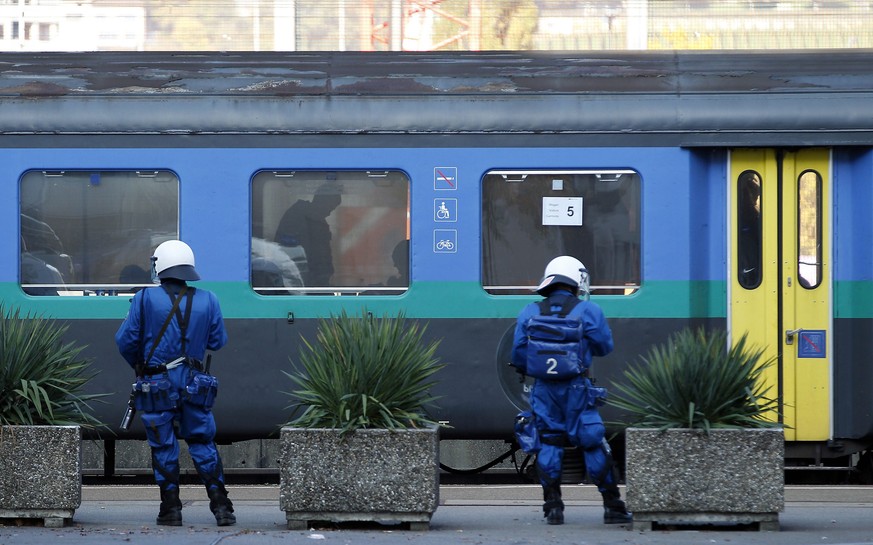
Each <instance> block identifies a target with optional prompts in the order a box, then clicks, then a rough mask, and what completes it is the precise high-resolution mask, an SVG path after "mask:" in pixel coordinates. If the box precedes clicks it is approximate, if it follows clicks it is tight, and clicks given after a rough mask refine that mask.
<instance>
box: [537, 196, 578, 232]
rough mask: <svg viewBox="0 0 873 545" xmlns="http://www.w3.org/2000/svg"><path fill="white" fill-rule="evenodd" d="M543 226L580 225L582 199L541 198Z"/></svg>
mask: <svg viewBox="0 0 873 545" xmlns="http://www.w3.org/2000/svg"><path fill="white" fill-rule="evenodd" d="M543 225H579V226H581V225H582V197H543Z"/></svg>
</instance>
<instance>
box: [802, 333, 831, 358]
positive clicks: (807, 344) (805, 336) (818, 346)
mask: <svg viewBox="0 0 873 545" xmlns="http://www.w3.org/2000/svg"><path fill="white" fill-rule="evenodd" d="M826 341H827V332H826V331H825V330H824V329H807V330H803V331H801V332H800V334H799V335H798V343H799V344H798V347H797V357H798V358H824V357H825V355H826V354H825V347H826V346H827V342H826Z"/></svg>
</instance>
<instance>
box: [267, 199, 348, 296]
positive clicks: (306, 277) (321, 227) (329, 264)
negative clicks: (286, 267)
mask: <svg viewBox="0 0 873 545" xmlns="http://www.w3.org/2000/svg"><path fill="white" fill-rule="evenodd" d="M341 193H342V188H341V187H339V186H338V185H337V184H324V185H322V186H321V187H319V188H318V190H317V191H316V192H315V195H314V196H313V197H312V201H307V200H304V199H299V200H298V201H297V202H295V203H294V204H292V205H291V206H290V207H289V208H288V210H286V211H285V214H283V215H282V219H281V220H280V221H279V227H278V228H277V229H276V236H275V237H274V240H275V241H276V242H278V243H279V244H281V245H282V246H287V247H296V246H300V247H302V248H303V249H304V250H305V252H306V268H305V270H303V271H301V272H303V281H304V284H305V285H306V286H314V287H326V286H330V285H331V283H330V280H331V277H332V276H333V253H332V248H331V238H332V235H331V231H330V225H328V223H327V218H328V216H330V215H331V214H332V213H333V211H334V210H335V209H336V208H337V207H338V206H339V205H340V201H341V198H342V196H341Z"/></svg>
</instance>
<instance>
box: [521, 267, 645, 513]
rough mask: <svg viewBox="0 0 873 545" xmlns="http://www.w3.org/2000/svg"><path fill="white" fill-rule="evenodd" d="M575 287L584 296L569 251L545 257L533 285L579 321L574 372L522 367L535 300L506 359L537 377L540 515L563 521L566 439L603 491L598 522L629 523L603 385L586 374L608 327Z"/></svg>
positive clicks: (534, 405)
mask: <svg viewBox="0 0 873 545" xmlns="http://www.w3.org/2000/svg"><path fill="white" fill-rule="evenodd" d="M580 292H581V293H582V294H584V295H586V296H587V295H588V292H589V277H588V271H587V270H586V269H585V266H584V265H583V264H582V263H581V262H580V261H579V260H578V259H576V258H574V257H571V256H560V257H557V258H555V259H553V260H552V261H551V262H549V264H548V265H547V266H546V269H545V273H544V275H543V280H542V281H541V282H540V285H539V286H538V287H537V293H539V294H540V295H542V296H544V297H545V298H546V299H545V301H546V302H547V303H546V304H548V305H549V307H548V308H550V309H551V312H554V313H560V311H561V310H562V309H567V308H570V309H571V310H569V311H568V312H567V313H566V317H567V318H569V319H575V320H578V322H579V323H580V324H581V335H580V337H581V338H580V339H579V340H578V344H577V345H576V348H575V349H576V350H578V352H579V354H578V359H577V360H576V361H578V362H579V364H580V365H579V369H578V371H575V373H574V374H572V375H569V376H562V377H561V378H559V379H557V380H550V379H549V378H546V377H549V375H548V373H549V372H552V371H553V370H552V369H551V367H554V362H553V363H552V365H550V366H549V367H550V369H549V370H548V371H546V374H544V375H541V377H542V378H541V377H540V376H537V375H536V374H533V370H531V369H528V363H529V362H530V361H531V360H529V354H528V352H529V346H530V345H531V344H532V343H531V341H530V335H531V333H532V332H531V331H530V324H531V319H532V318H533V317H535V316H538V315H541V314H542V312H543V310H542V307H541V306H540V304H539V303H531V304H529V305H527V306H526V307H525V308H524V309H522V311H521V313H520V314H519V316H518V321H517V324H516V328H515V337H514V343H513V349H512V362H511V364H512V365H513V366H514V367H515V368H516V370H517V371H519V372H520V373H522V374H526V373H528V371H532V373H531V374H532V376H536V377H537V378H536V381H535V382H534V385H533V389H532V391H531V395H530V404H531V411H532V412H533V415H534V421H535V424H536V429H537V432H538V435H539V443H540V451H539V452H538V453H537V459H536V463H537V473H538V475H539V478H540V483H541V484H542V486H543V499H544V502H545V503H544V504H543V516H545V517H546V521H547V522H548V523H549V524H563V523H564V503H563V501H562V500H561V469H562V462H563V457H564V446H565V444H566V442H567V441H569V443H570V444H572V445H574V446H577V447H579V448H581V449H582V451H583V456H584V458H585V465H586V468H587V470H588V474H589V476H590V477H591V480H592V481H593V482H594V483H595V484H596V485H597V488H598V490H599V491H600V493H601V495H602V496H603V506H604V515H603V520H604V522H605V523H606V524H618V523H625V522H630V521H631V520H632V515H631V514H630V513H628V511H627V509H626V507H625V504H624V502H623V501H622V500H621V493H620V492H619V490H618V486H617V482H618V481H617V477H616V472H615V470H614V464H613V460H612V454H611V451H610V448H609V444H608V443H607V442H606V440H605V438H604V435H605V427H604V425H603V420H602V419H601V418H600V414H599V413H598V411H597V406H598V405H599V404H601V403H602V398H603V397H605V390H603V389H602V388H595V387H594V386H593V385H592V383H591V380H590V378H589V376H588V369H589V367H590V366H591V360H592V356H605V355H607V354H609V353H610V352H611V351H612V349H613V340H612V331H611V330H610V329H609V326H608V325H607V323H606V318H605V317H604V315H603V311H602V310H601V309H600V307H599V306H598V305H597V304H595V303H593V302H591V301H587V300H584V301H578V297H579V295H580ZM570 298H572V299H573V300H570ZM568 301H569V303H568ZM565 305H567V306H565ZM573 323H575V322H573ZM550 361H553V360H550Z"/></svg>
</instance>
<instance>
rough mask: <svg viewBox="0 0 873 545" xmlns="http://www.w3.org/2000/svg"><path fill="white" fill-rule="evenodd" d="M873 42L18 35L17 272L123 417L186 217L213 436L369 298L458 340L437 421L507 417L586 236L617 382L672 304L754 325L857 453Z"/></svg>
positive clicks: (586, 255)
mask: <svg viewBox="0 0 873 545" xmlns="http://www.w3.org/2000/svg"><path fill="white" fill-rule="evenodd" d="M866 58H867V57H865V56H864V54H863V53H840V54H836V55H835V54H829V55H828V56H827V57H819V56H816V55H810V54H808V53H807V54H804V55H799V54H790V53H783V54H772V55H770V54H726V53H725V54H719V55H712V54H693V53H688V54H655V53H651V54H624V55H617V54H610V55H604V54H601V55H599V56H598V55H577V56H567V55H545V54H537V55H529V56H524V55H521V54H503V53H501V54H497V53H494V54H488V53H478V54H472V53H462V54H396V55H394V54H379V55H367V54H347V55H340V54H333V55H321V56H319V55H306V54H300V55H293V54H267V55H257V54H252V55H218V54H216V55H207V56H202V55H197V56H185V55H162V54H143V55H126V54H92V55H63V54H60V55H40V56H39V58H38V59H36V58H31V57H30V56H27V55H19V54H16V55H10V56H4V57H0V100H2V101H3V106H4V110H3V111H4V115H5V117H6V124H5V126H4V127H3V128H2V130H3V133H2V134H0V141H2V146H0V157H2V161H0V165H2V166H0V168H2V169H3V170H2V171H3V172H4V174H5V177H6V179H7V181H9V182H10V183H8V184H6V185H5V186H4V187H5V188H6V189H5V190H4V191H5V192H6V195H5V198H3V199H2V201H0V202H2V204H0V206H3V207H5V210H4V211H5V213H4V214H2V216H0V217H2V220H0V221H3V222H5V229H4V231H3V232H6V233H15V234H17V236H8V237H4V238H3V240H2V243H0V244H2V246H0V248H2V251H3V252H4V255H5V256H6V259H3V260H2V261H0V267H2V269H0V270H2V273H0V274H2V278H3V281H2V294H0V296H2V299H3V300H4V301H5V302H8V303H12V304H17V305H21V306H23V307H24V308H25V309H27V310H32V311H36V312H44V313H46V314H48V315H50V316H54V317H57V318H59V319H63V320H67V321H68V322H69V323H70V324H71V329H70V335H71V337H73V338H75V339H76V340H78V341H81V342H83V343H85V344H87V345H88V348H87V354H88V355H89V356H91V357H93V358H95V360H96V362H97V365H98V366H99V368H100V370H101V374H100V376H99V378H98V379H97V381H96V382H95V383H94V385H93V388H94V389H95V390H100V391H114V392H117V393H116V395H115V396H114V397H113V398H112V399H111V400H110V404H109V405H100V406H98V412H99V415H100V417H101V419H102V420H103V421H104V422H106V423H108V424H110V425H114V424H115V423H116V422H117V421H118V420H119V418H120V413H121V409H122V408H123V406H124V402H125V400H126V395H127V392H126V388H125V385H126V384H128V383H129V381H130V380H131V378H132V377H131V373H130V371H129V370H128V369H127V368H126V366H125V365H124V363H123V362H122V361H121V359H120V358H119V357H118V356H117V355H116V352H115V347H114V343H113V340H112V339H113V334H114V332H115V330H116V329H117V327H118V325H119V323H120V321H121V319H122V318H123V317H124V315H125V313H126V312H127V307H128V301H129V298H130V294H131V293H133V291H134V290H136V289H139V288H141V287H142V286H144V285H148V284H149V282H150V278H149V275H148V270H147V267H148V256H149V255H150V253H151V251H152V249H153V248H154V247H155V246H156V245H157V244H159V243H160V242H162V241H163V240H166V239H168V238H175V237H179V236H181V238H183V239H184V240H186V241H187V242H189V243H190V244H191V245H192V247H193V248H194V250H195V252H196V255H197V267H198V270H199V271H200V273H201V275H202V276H203V278H204V280H203V281H202V282H201V283H200V284H199V285H202V286H203V287H206V288H209V289H212V290H214V291H216V292H217V293H218V295H219V297H220V299H221V302H222V308H223V311H224V314H225V318H226V322H227V326H228V328H229V334H230V337H231V342H230V343H229V345H228V346H227V347H226V348H225V349H224V350H222V351H221V352H220V353H219V354H218V355H217V356H216V357H215V361H214V369H215V371H216V372H217V374H218V375H219V377H220V379H221V380H222V392H221V399H222V401H220V402H219V403H218V404H217V406H216V412H217V417H218V419H219V422H220V423H221V425H220V432H221V433H222V435H223V436H222V439H223V440H229V441H233V440H243V439H250V438H261V437H268V436H271V435H272V434H274V433H275V431H276V429H277V426H278V425H279V424H280V423H281V422H282V421H283V420H284V418H285V417H286V416H287V413H286V412H285V407H286V405H287V398H286V397H285V395H284V394H282V393H281V392H282V391H283V390H287V389H289V387H290V385H289V384H288V381H287V379H286V378H285V376H284V375H283V374H282V373H281V371H282V369H287V368H288V366H289V365H291V364H290V363H289V361H288V358H289V356H292V357H293V356H295V355H296V353H297V349H298V347H299V339H300V337H301V336H304V337H310V338H311V337H312V335H313V334H314V331H315V327H316V325H317V324H316V321H317V320H316V319H317V318H319V317H325V316H328V315H330V314H331V313H337V312H339V311H341V310H343V309H347V310H349V311H353V312H356V311H357V310H358V309H360V308H367V309H368V310H370V311H371V312H373V313H374V314H377V315H381V314H383V313H389V314H393V313H395V312H397V311H399V310H403V311H404V312H406V313H407V315H408V316H410V317H412V318H416V319H421V320H422V321H425V322H427V324H428V335H429V336H431V337H433V338H441V339H443V342H442V344H441V347H440V353H439V355H440V357H441V358H442V359H443V360H444V361H445V362H446V363H448V364H449V365H448V367H447V368H446V370H445V371H443V372H442V374H441V376H440V379H441V382H440V385H439V386H438V388H437V391H436V392H435V393H436V394H437V395H440V396H442V399H441V400H440V403H439V409H438V410H437V411H436V414H435V416H436V417H437V418H439V419H440V420H444V421H446V422H447V423H449V424H450V425H451V426H452V427H451V428H448V429H446V431H445V433H444V435H443V437H444V438H457V439H495V438H496V439H508V438H509V437H510V433H511V424H512V417H513V416H514V414H515V412H516V410H517V409H518V408H519V407H522V406H524V404H525V402H526V392H527V389H528V387H529V384H520V383H518V381H517V379H516V377H515V373H514V372H512V371H511V370H509V369H508V368H507V366H506V363H507V361H508V354H509V345H510V342H511V332H512V328H513V326H514V319H515V316H516V314H517V313H518V311H519V310H520V308H521V307H522V306H523V305H525V304H526V303H528V302H530V301H532V300H535V297H534V296H533V294H532V288H533V286H535V285H536V283H537V282H538V280H539V277H540V275H541V274H542V269H543V267H544V265H545V263H546V262H547V261H548V260H549V259H550V258H551V257H554V256H555V255H560V254H565V253H568V254H573V255H575V256H577V257H579V258H580V259H581V260H582V261H583V262H584V263H585V264H586V266H587V267H588V268H589V270H590V271H591V274H592V278H593V286H592V287H593V297H594V298H595V300H596V301H597V302H598V303H599V304H601V306H602V307H603V308H604V310H605V311H606V313H607V315H608V317H609V319H610V324H611V326H612V328H613V331H614V333H615V337H616V351H615V352H614V353H613V354H612V355H610V356H608V357H606V358H603V359H601V360H598V361H597V362H596V363H595V369H594V374H595V375H596V376H597V377H598V379H599V381H600V383H601V384H603V385H606V386H609V385H610V384H611V383H613V382H615V381H616V380H619V379H620V377H621V371H622V370H623V368H624V366H625V365H626V364H627V363H628V362H630V361H634V360H636V359H637V358H638V357H639V356H640V355H641V354H643V353H644V352H646V351H647V350H648V348H649V347H650V346H652V345H653V344H655V343H660V342H662V341H663V340H664V339H665V338H666V337H667V336H669V335H670V334H671V333H672V332H675V331H677V330H679V329H681V328H683V327H686V326H689V325H690V326H695V325H706V326H709V327H715V328H728V329H729V330H730V332H731V334H732V335H734V336H739V335H741V334H742V333H745V332H749V334H750V335H751V337H752V341H754V342H756V343H758V344H760V345H762V346H766V347H767V350H768V352H767V354H768V356H773V357H776V358H777V361H778V365H777V366H776V367H775V368H774V369H773V370H772V371H771V372H770V373H769V374H768V375H767V380H768V382H769V383H770V384H771V385H773V387H774V390H775V391H777V392H778V393H779V395H780V396H781V398H782V400H783V406H782V413H783V415H784V422H785V424H786V426H787V430H786V438H787V440H788V444H787V451H786V452H787V457H788V458H791V459H796V460H797V461H798V463H801V464H804V465H809V464H814V465H815V464H821V465H824V466H832V465H846V464H849V463H855V462H857V461H858V460H857V459H858V455H859V454H861V453H865V452H866V451H867V449H868V448H869V446H870V443H871V439H873V419H871V418H870V415H871V412H873V411H871V409H873V401H871V396H869V395H867V391H866V390H867V388H866V386H867V385H868V384H870V383H871V381H870V379H871V371H870V369H869V366H868V365H867V364H866V361H865V357H864V356H865V355H866V354H867V353H869V352H870V348H871V346H870V345H871V342H873V341H871V340H870V339H871V336H870V335H868V334H865V333H866V332H867V330H868V328H869V324H870V321H869V320H870V317H871V310H870V309H871V306H873V305H871V299H873V296H871V293H870V289H871V282H870V281H871V276H873V264H871V257H870V255H871V252H870V242H871V229H873V222H871V220H870V218H869V214H868V213H867V211H868V210H869V208H870V202H871V184H870V179H871V174H873V172H871V171H873V157H871V151H870V150H871V148H870V144H871V142H873V140H871V135H873V117H871V115H870V114H869V113H865V112H867V111H868V109H867V107H866V105H867V104H869V100H870V98H873V97H871V96H870V95H871V92H870V90H869V89H871V88H873V85H871V83H873V81H871V80H873V77H871V76H873V73H871V70H870V68H869V63H868V62H867V61H866V60H865V59H866ZM83 66H84V67H87V68H88V69H87V70H85V69H83V68H82V67H83ZM825 104H826V105H827V107H826V108H825V107H824V105H825ZM618 416H620V415H617V414H611V413H609V412H607V413H606V414H605V417H606V418H607V419H614V418H617V417H618ZM859 467H861V468H862V469H864V468H865V467H866V468H867V469H866V470H865V472H866V473H867V474H868V476H869V473H870V460H869V456H868V455H866V454H865V455H864V456H862V457H861V463H860V464H859Z"/></svg>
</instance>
